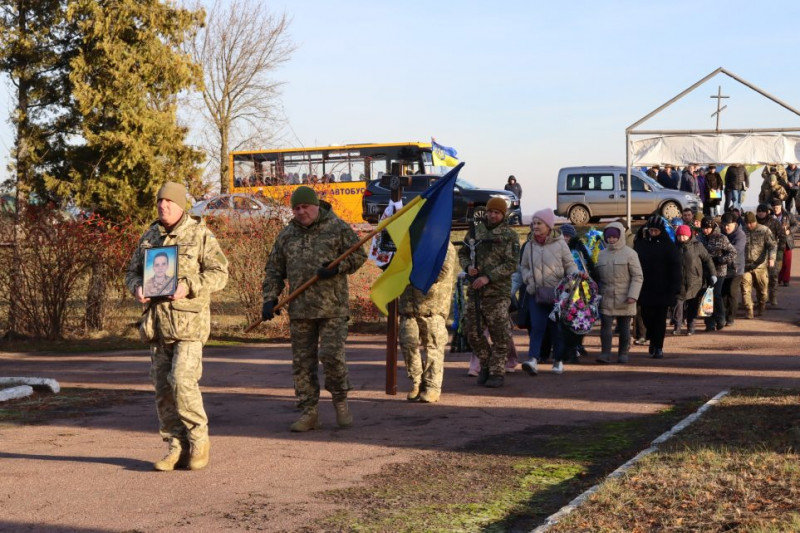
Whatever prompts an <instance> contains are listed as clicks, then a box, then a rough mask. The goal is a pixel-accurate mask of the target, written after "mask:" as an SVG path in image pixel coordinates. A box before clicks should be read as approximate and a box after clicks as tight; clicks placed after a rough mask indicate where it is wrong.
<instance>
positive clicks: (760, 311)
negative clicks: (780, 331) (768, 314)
mask: <svg viewBox="0 0 800 533" xmlns="http://www.w3.org/2000/svg"><path fill="white" fill-rule="evenodd" d="M766 310H767V304H766V303H764V302H758V308H756V316H761V315H763V314H764V311H766Z"/></svg>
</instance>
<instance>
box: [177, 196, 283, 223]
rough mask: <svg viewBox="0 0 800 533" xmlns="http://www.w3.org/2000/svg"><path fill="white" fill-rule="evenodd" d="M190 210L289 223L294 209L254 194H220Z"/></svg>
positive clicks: (208, 214)
mask: <svg viewBox="0 0 800 533" xmlns="http://www.w3.org/2000/svg"><path fill="white" fill-rule="evenodd" d="M189 212H190V213H191V214H193V215H198V216H203V217H218V216H224V217H230V218H252V217H264V218H274V219H278V220H280V221H281V223H283V224H287V223H288V222H289V220H291V219H292V210H291V209H289V208H288V207H286V206H284V205H280V204H277V203H274V202H270V201H269V200H266V199H260V198H256V197H255V196H253V195H252V194H243V193H234V194H220V195H217V196H214V197H212V198H209V199H207V200H202V201H200V202H197V203H196V204H195V205H194V206H193V207H192V208H191V209H190V210H189Z"/></svg>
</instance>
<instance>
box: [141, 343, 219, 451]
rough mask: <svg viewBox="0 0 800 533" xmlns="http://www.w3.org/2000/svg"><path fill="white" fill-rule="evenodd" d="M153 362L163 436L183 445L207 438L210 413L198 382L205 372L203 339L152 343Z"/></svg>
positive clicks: (154, 382)
mask: <svg viewBox="0 0 800 533" xmlns="http://www.w3.org/2000/svg"><path fill="white" fill-rule="evenodd" d="M150 362H151V365H150V378H151V379H152V380H153V385H154V386H155V390H156V412H157V413H158V422H159V433H160V434H161V438H162V439H164V440H165V441H170V440H173V439H176V440H178V441H180V442H181V443H183V444H184V445H185V444H187V443H188V442H198V441H201V440H203V439H206V438H208V417H207V416H206V411H205V409H204V408H203V396H202V395H201V394H200V385H199V384H198V382H199V381H200V377H201V376H202V375H203V343H202V342H200V341H178V342H173V343H164V342H158V343H152V344H150Z"/></svg>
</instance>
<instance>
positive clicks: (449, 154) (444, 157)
mask: <svg viewBox="0 0 800 533" xmlns="http://www.w3.org/2000/svg"><path fill="white" fill-rule="evenodd" d="M431 152H433V166H435V167H454V166H456V165H457V164H458V152H456V149H455V148H450V147H449V146H444V145H441V144H439V143H437V142H436V139H434V138H433V137H431Z"/></svg>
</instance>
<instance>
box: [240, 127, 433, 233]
mask: <svg viewBox="0 0 800 533" xmlns="http://www.w3.org/2000/svg"><path fill="white" fill-rule="evenodd" d="M432 161H433V156H432V153H431V144H430V143H419V142H406V143H382V144H379V143H375V144H348V145H342V146H320V147H314V148H285V149H276V150H257V151H248V152H244V151H242V152H232V153H231V154H230V169H231V170H230V179H229V184H230V189H231V190H230V192H232V193H248V194H256V193H260V194H263V195H264V196H265V197H267V198H271V199H273V200H275V201H277V202H281V203H285V204H287V205H288V203H289V198H290V197H291V194H292V191H293V190H294V189H295V188H296V187H297V186H299V185H300V184H307V185H309V186H311V187H313V188H314V189H315V190H316V191H317V194H318V195H319V196H320V198H322V199H324V200H325V201H327V202H329V203H331V205H333V207H334V211H335V212H336V213H337V214H338V215H339V216H340V217H341V218H342V219H343V220H346V221H348V222H354V223H355V222H362V221H363V219H362V218H361V215H362V213H361V211H362V206H361V197H362V195H363V192H364V190H365V188H366V182H367V181H369V180H373V179H378V178H380V177H381V176H382V175H383V174H386V173H388V172H390V171H391V169H392V164H393V163H399V164H401V165H402V166H403V168H404V169H405V171H406V173H408V174H441V173H442V172H441V170H442V169H440V168H439V167H434V166H433V165H432ZM423 189H424V187H423ZM423 189H420V190H423Z"/></svg>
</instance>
